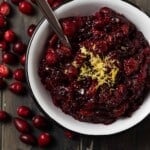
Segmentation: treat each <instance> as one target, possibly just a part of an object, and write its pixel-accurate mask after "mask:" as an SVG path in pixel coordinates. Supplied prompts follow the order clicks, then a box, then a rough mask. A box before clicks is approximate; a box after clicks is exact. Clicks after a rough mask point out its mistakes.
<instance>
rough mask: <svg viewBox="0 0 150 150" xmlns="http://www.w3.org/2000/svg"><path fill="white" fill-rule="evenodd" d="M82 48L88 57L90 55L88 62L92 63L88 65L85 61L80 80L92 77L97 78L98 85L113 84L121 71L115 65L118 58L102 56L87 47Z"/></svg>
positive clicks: (82, 51)
mask: <svg viewBox="0 0 150 150" xmlns="http://www.w3.org/2000/svg"><path fill="white" fill-rule="evenodd" d="M80 50H81V53H82V54H84V55H85V56H86V57H87V56H89V60H88V63H89V64H90V65H87V63H86V62H84V63H83V65H82V66H81V68H80V73H79V77H78V80H82V79H83V78H85V77H91V78H92V79H93V80H97V82H98V86H97V87H99V86H101V85H103V84H107V85H109V86H111V85H113V84H114V83H115V80H116V76H117V74H118V72H119V68H118V67H117V66H116V65H115V62H117V60H115V59H111V58H110V57H109V56H105V57H104V58H101V57H100V56H99V55H94V54H93V52H92V51H88V50H87V49H86V48H85V47H81V49H80Z"/></svg>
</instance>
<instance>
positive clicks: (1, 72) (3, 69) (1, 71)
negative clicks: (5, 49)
mask: <svg viewBox="0 0 150 150" xmlns="http://www.w3.org/2000/svg"><path fill="white" fill-rule="evenodd" d="M9 76H10V70H9V68H8V67H7V66H6V65H4V64H1V65H0V78H8V77H9Z"/></svg>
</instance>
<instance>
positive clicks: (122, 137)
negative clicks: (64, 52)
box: [0, 0, 150, 150]
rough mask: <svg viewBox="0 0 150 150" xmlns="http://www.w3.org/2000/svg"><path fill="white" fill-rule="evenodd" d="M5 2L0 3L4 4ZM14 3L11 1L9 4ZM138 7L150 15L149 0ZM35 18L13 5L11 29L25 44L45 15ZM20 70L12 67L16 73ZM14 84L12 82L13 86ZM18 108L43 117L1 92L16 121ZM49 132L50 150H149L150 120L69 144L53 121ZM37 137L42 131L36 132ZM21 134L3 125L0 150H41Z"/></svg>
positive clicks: (24, 100)
mask: <svg viewBox="0 0 150 150" xmlns="http://www.w3.org/2000/svg"><path fill="white" fill-rule="evenodd" d="M1 1H2V0H0V2H1ZM7 1H9V2H10V3H11V0H7ZM129 1H131V2H132V3H134V4H136V5H138V6H139V7H140V8H142V9H143V10H144V11H145V12H147V13H149V14H150V1H149V0H129ZM34 7H35V9H36V13H35V15H34V16H25V15H23V14H21V13H19V11H17V6H14V5H13V4H12V8H13V15H12V16H11V17H10V22H11V27H12V28H13V29H14V31H15V32H16V33H17V35H18V36H19V37H20V38H21V39H22V40H23V41H25V42H26V43H28V41H29V37H28V36H27V34H26V29H27V27H28V26H29V25H30V24H32V23H35V24H37V23H38V21H39V20H40V19H41V17H42V15H41V14H40V12H39V11H38V10H37V8H36V6H35V5H34ZM17 67H19V66H13V67H12V69H13V70H14V69H15V68H17ZM12 81H13V80H9V81H8V82H9V83H11V82H12ZM19 105H27V106H29V107H30V108H32V109H33V110H34V112H35V113H38V114H39V113H40V114H42V112H41V110H40V109H39V108H38V106H37V105H36V104H35V102H34V100H33V99H32V98H31V96H30V95H26V96H16V95H14V94H12V93H11V92H10V91H9V90H5V91H3V92H0V107H1V108H2V109H4V110H6V111H7V112H9V113H10V114H11V115H12V116H13V117H15V116H16V108H17V107H18V106H19ZM49 132H50V133H51V134H52V135H53V137H54V140H53V144H52V145H51V146H50V148H47V149H51V150H150V134H149V133H150V116H149V117H147V118H146V119H145V120H144V121H142V122H141V123H140V124H138V125H137V126H135V127H133V128H132V129H129V130H127V131H125V132H122V133H119V134H116V135H110V136H85V135H77V137H76V138H75V139H74V140H69V139H67V138H66V137H65V136H64V129H63V128H62V127H60V126H59V125H58V124H57V123H55V122H54V121H53V120H50V127H49ZM33 133H34V134H35V135H38V134H39V133H40V131H39V130H35V131H33ZM18 136H19V133H18V132H17V131H16V129H15V128H14V126H13V125H12V123H11V122H10V123H8V124H5V125H4V124H2V125H0V149H1V150H38V149H40V148H37V147H31V146H26V145H25V144H23V143H21V142H20V141H19V139H18Z"/></svg>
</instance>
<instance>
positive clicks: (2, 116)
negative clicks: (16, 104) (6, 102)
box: [0, 110, 10, 122]
mask: <svg viewBox="0 0 150 150" xmlns="http://www.w3.org/2000/svg"><path fill="white" fill-rule="evenodd" d="M9 117H10V116H9V115H8V113H7V112H6V111H3V110H0V122H1V121H3V122H5V121H8V120H9Z"/></svg>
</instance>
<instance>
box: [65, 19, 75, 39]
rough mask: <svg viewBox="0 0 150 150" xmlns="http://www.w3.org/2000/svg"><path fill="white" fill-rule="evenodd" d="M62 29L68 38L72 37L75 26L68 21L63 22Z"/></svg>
mask: <svg viewBox="0 0 150 150" xmlns="http://www.w3.org/2000/svg"><path fill="white" fill-rule="evenodd" d="M62 27H63V31H64V34H65V35H67V36H69V37H72V36H73V35H74V34H75V32H76V30H77V27H76V24H75V23H74V22H72V21H70V20H64V21H63V23H62Z"/></svg>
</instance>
